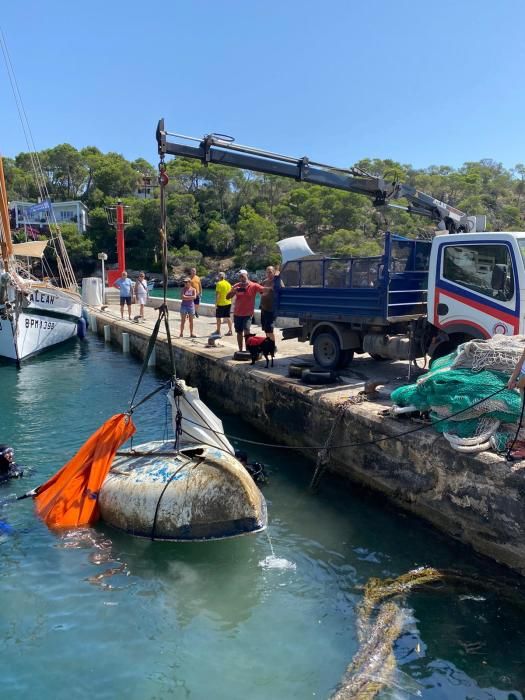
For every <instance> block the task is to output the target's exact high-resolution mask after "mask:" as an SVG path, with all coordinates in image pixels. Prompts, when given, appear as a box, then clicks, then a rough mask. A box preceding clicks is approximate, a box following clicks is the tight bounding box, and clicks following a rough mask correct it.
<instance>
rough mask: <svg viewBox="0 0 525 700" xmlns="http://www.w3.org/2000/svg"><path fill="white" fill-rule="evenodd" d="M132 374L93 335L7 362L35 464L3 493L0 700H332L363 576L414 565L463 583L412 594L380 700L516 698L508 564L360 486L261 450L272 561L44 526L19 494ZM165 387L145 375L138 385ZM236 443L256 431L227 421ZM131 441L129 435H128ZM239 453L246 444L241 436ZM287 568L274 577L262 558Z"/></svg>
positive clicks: (120, 406)
mask: <svg viewBox="0 0 525 700" xmlns="http://www.w3.org/2000/svg"><path fill="white" fill-rule="evenodd" d="M139 371H140V365H139V364H138V363H137V362H135V361H134V360H132V359H129V358H127V357H126V356H124V355H122V354H121V353H120V352H118V351H117V350H114V349H112V348H111V347H109V346H105V345H104V344H103V343H102V342H101V341H100V340H98V339H97V338H94V337H93V336H89V338H88V340H87V341H86V342H83V343H80V342H74V343H72V344H70V345H67V346H64V347H62V348H60V349H57V350H55V351H53V352H51V353H49V354H47V355H43V356H41V357H39V358H36V359H35V360H33V361H31V362H28V363H27V364H25V365H24V367H23V368H22V369H21V370H16V369H15V368H14V367H12V366H8V365H0V386H1V392H2V393H1V397H2V398H1V401H2V414H1V416H2V417H1V423H0V442H9V443H11V444H13V445H14V446H15V448H16V452H17V459H18V461H19V462H20V463H24V464H26V465H31V466H34V467H35V469H36V472H35V473H34V474H32V475H30V476H29V477H26V478H25V479H23V480H22V481H20V482H11V483H10V484H8V485H7V486H5V485H4V486H2V487H0V503H1V504H2V505H1V512H0V518H2V519H3V520H5V521H8V522H9V524H10V525H11V526H12V527H13V528H14V534H12V535H10V536H3V537H2V539H1V540H0V541H1V549H0V551H1V554H2V559H1V564H0V590H1V593H2V603H3V604H2V606H1V607H0V629H1V630H2V634H1V641H2V646H1V653H2V684H1V687H2V697H4V698H9V699H10V698H22V697H23V698H28V697H29V698H32V697H38V698H43V699H44V700H47V699H49V700H62V699H64V700H65V699H66V698H67V699H68V700H69V699H70V698H75V700H76V699H77V698H81V699H83V698H86V699H87V698H90V700H91V699H92V698H97V699H99V698H102V699H104V698H108V699H112V700H113V699H115V698H126V699H129V700H154V699H156V700H164V699H168V698H176V699H179V698H181V699H183V698H184V699H185V698H192V699H199V700H200V699H201V698H202V699H207V698H214V699H217V700H237V699H239V700H241V699H242V700H244V699H248V700H252V699H253V700H263V699H264V700H268V699H271V700H274V699H276V700H288V699H291V698H297V699H301V700H303V699H304V698H328V697H329V696H330V694H331V692H333V690H334V688H335V687H336V685H337V683H338V681H339V679H340V678H341V676H342V675H343V673H344V670H345V668H346V666H347V664H348V663H349V661H350V659H351V658H352V656H353V655H354V653H355V652H356V650H357V648H358V641H357V634H356V606H357V605H358V604H359V603H360V601H361V600H362V596H363V590H362V586H363V585H364V584H365V583H366V582H367V581H368V579H369V578H370V577H373V576H377V577H381V578H383V577H387V576H391V577H394V576H397V575H399V574H402V573H404V572H406V571H407V570H409V569H411V568H413V567H415V566H421V565H433V566H436V567H438V568H446V569H449V568H451V567H453V568H455V569H461V570H462V571H463V572H465V573H467V574H469V575H470V576H474V577H477V578H479V579H480V580H481V581H484V580H490V581H493V580H494V581H496V583H495V584H494V586H495V588H494V587H490V588H488V589H486V588H485V587H484V586H478V585H474V584H472V583H467V584H466V585H462V586H461V587H458V586H440V587H438V588H434V589H422V590H420V591H413V592H411V593H409V594H407V595H406V596H405V597H404V598H403V599H402V600H401V605H402V607H403V610H404V627H403V631H402V634H401V635H400V637H399V638H398V640H397V642H396V644H395V656H396V660H397V665H398V671H397V673H396V675H395V677H394V679H393V683H394V687H393V688H391V689H389V690H384V691H382V693H381V695H380V696H379V697H380V698H382V699H383V700H384V699H385V698H398V699H399V698H411V697H421V698H423V699H427V700H430V699H431V700H442V699H444V698H452V699H453V700H460V699H461V700H467V699H469V700H489V699H491V698H493V699H496V700H503V699H505V700H523V697H524V695H523V690H524V688H525V665H524V663H523V655H524V652H523V649H524V643H525V634H524V632H523V629H522V620H523V615H524V610H525V594H524V593H523V591H522V590H520V588H519V586H518V584H517V583H516V580H515V579H514V578H512V577H508V576H507V578H508V583H507V584H506V586H505V587H502V584H503V578H502V575H503V574H502V571H501V570H500V569H499V568H498V567H496V566H494V565H492V564H490V562H488V561H486V560H484V559H481V558H477V557H475V556H474V555H473V554H471V553H470V552H469V550H467V549H466V548H464V547H462V546H460V545H459V544H455V543H451V542H449V541H448V540H446V539H445V538H444V537H441V536H440V535H439V534H437V533H436V532H435V531H433V530H432V529H430V528H427V527H426V526H425V525H424V524H422V523H421V522H420V521H418V520H417V519H415V518H412V517H410V516H407V515H404V514H402V513H399V512H397V511H396V510H394V509H393V508H391V507H390V506H389V505H387V504H386V503H384V502H383V501H380V500H376V499H374V498H373V497H371V496H370V495H368V494H367V493H366V492H363V491H361V490H359V489H357V487H353V486H351V487H348V486H346V485H343V484H342V483H340V482H339V481H336V480H334V479H328V478H327V479H325V480H324V482H323V483H322V485H321V491H320V493H318V494H317V495H312V494H311V493H309V491H308V488H307V486H308V481H309V478H310V477H311V474H312V468H311V466H310V465H305V464H304V463H303V460H302V458H300V457H298V456H293V455H291V453H290V452H278V451H275V450H270V449H264V448H258V449H256V450H253V449H252V450H251V457H252V459H254V460H257V459H258V460H260V461H263V462H264V463H266V464H267V470H268V473H269V483H268V485H267V486H265V487H263V489H264V492H265V495H266V498H267V501H268V509H269V521H270V529H269V534H270V536H271V540H272V544H273V548H274V551H275V557H276V558H278V559H279V560H280V561H276V560H272V559H270V560H268V557H269V556H270V555H271V548H270V544H269V540H268V538H267V536H266V535H265V534H264V533H261V534H258V535H255V536H250V537H244V538H241V539H238V540H230V541H225V542H217V543H203V544H184V545H181V544H175V543H152V542H149V541H147V540H140V539H135V538H132V537H130V536H126V535H121V534H117V533H116V532H114V531H112V530H111V529H110V528H109V527H107V526H105V525H104V524H100V525H98V526H97V527H95V528H89V529H84V530H80V531H73V532H70V533H68V534H61V535H57V534H53V533H51V532H49V531H48V530H47V528H46V527H45V526H44V525H43V524H42V523H41V522H40V521H38V520H37V519H36V518H35V517H34V515H33V507H32V503H31V502H30V501H29V499H27V500H24V501H19V502H14V501H13V500H12V498H13V496H14V494H17V493H18V494H19V493H21V492H24V491H26V490H28V489H29V488H31V487H34V486H36V485H37V484H39V483H41V482H42V481H44V480H45V479H46V478H47V477H48V476H49V475H50V474H52V473H53V472H54V471H55V470H56V469H57V468H59V467H60V466H61V465H62V464H63V463H64V462H65V461H66V460H67V459H68V458H69V457H70V456H71V455H72V454H73V453H74V452H75V451H76V450H77V448H78V447H79V446H80V444H81V443H82V442H83V441H84V440H85V439H86V438H87V436H88V435H89V434H90V433H91V432H92V431H93V430H94V429H96V428H97V427H98V426H99V425H100V424H101V423H102V422H103V421H104V420H106V419H107V418H108V417H109V416H110V415H112V414H114V413H116V412H120V411H122V410H124V409H125V408H126V407H127V402H128V400H129V397H130V394H131V391H132V389H133V386H134V382H135V381H136V379H137V376H138V373H139ZM161 380H162V378H161V377H160V376H159V375H158V374H156V373H154V372H149V373H148V374H147V375H146V378H145V383H144V393H146V392H147V391H148V390H150V389H152V388H154V387H155V386H157V385H158V383H159V382H160V381H161ZM148 406H149V410H148V412H145V411H144V412H142V413H140V412H138V413H137V415H136V423H137V426H138V428H139V438H138V441H139V442H140V441H141V440H142V439H143V440H147V439H160V438H162V437H163V435H164V431H165V422H166V410H165V405H164V403H163V401H162V400H160V399H159V401H158V402H156V401H155V400H154V401H152V402H150V403H149V404H148ZM223 418H224V421H225V426H226V430H227V432H228V433H229V434H230V435H231V434H233V435H238V436H241V437H242V436H244V437H251V438H254V439H258V438H259V439H261V438H260V436H257V434H256V433H255V432H254V431H253V430H251V429H249V428H247V427H246V426H243V425H242V424H241V423H240V422H239V420H238V419H237V418H233V417H229V416H224V417H223ZM136 444H137V441H136ZM238 444H239V446H240V443H238ZM272 562H273V563H276V564H279V566H277V567H275V568H273V567H271V566H268V563H272Z"/></svg>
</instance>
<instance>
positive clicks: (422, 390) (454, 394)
mask: <svg viewBox="0 0 525 700" xmlns="http://www.w3.org/2000/svg"><path fill="white" fill-rule="evenodd" d="M457 355H458V351H457V350H456V351H454V352H453V353H450V355H446V356H445V357H441V358H439V359H437V360H435V361H434V362H433V364H432V369H431V370H430V371H429V372H427V373H426V374H425V375H423V376H422V377H420V378H419V380H418V381H417V382H416V383H415V384H410V385H408V386H402V387H399V389H395V390H394V391H393V392H392V395H391V399H392V401H393V402H394V403H395V404H397V405H398V406H411V405H412V406H414V407H415V408H416V409H418V410H419V411H421V412H428V413H429V416H430V418H431V420H432V422H434V423H435V422H436V421H438V420H440V421H441V422H439V423H435V426H434V427H435V429H436V430H437V431H438V432H440V433H444V432H446V433H452V434H454V435H457V436H459V437H474V436H475V435H477V434H478V433H479V432H480V430H482V423H481V421H482V419H485V420H486V419H487V418H488V419H493V420H499V421H501V423H517V422H518V420H519V418H520V413H521V398H520V395H519V394H518V392H517V391H514V390H510V389H506V388H505V387H506V385H507V382H508V379H509V374H508V373H505V372H499V371H495V370H487V369H485V370H481V371H473V370H472V369H466V368H458V369H450V367H451V365H452V363H453V362H454V360H455V359H456V357H457ZM500 389H503V391H501V392H500V393H498V394H497V395H496V396H493V397H491V398H490V399H487V401H483V402H482V403H478V402H479V401H481V400H482V399H484V398H485V397H489V396H491V394H494V393H495V392H497V391H498V390H500ZM455 414H459V415H455ZM452 416H453V417H452ZM443 419H445V420H443Z"/></svg>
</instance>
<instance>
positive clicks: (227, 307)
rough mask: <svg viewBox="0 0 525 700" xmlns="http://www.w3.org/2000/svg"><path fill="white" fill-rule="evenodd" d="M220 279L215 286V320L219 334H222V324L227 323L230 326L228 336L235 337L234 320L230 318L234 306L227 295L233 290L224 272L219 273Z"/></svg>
mask: <svg viewBox="0 0 525 700" xmlns="http://www.w3.org/2000/svg"><path fill="white" fill-rule="evenodd" d="M218 277H219V279H218V281H217V284H216V285H215V318H216V319H217V334H218V335H220V333H221V323H222V322H223V320H224V321H226V323H227V324H228V332H227V333H226V335H233V333H232V320H231V318H230V313H231V308H232V304H231V301H230V300H229V299H227V298H226V295H227V294H228V292H229V291H230V289H231V288H232V286H231V284H230V283H229V282H228V280H227V279H226V275H225V274H224V272H219V275H218Z"/></svg>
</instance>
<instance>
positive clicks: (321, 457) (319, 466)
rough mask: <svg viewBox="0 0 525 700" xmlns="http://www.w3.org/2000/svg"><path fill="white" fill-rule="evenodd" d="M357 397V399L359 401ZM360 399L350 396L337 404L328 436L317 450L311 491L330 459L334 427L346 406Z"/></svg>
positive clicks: (359, 397) (337, 425)
mask: <svg viewBox="0 0 525 700" xmlns="http://www.w3.org/2000/svg"><path fill="white" fill-rule="evenodd" d="M357 399H359V401H358V400H357ZM361 399H362V397H361V396H355V397H351V398H349V399H347V400H346V401H344V402H343V403H342V404H339V406H338V407H337V413H336V416H335V419H334V421H333V422H332V427H331V428H330V432H329V433H328V437H327V438H326V443H325V446H324V448H323V449H322V450H320V451H319V454H318V455H317V462H316V465H315V471H314V475H313V477H312V480H311V482H310V490H311V491H314V490H315V489H317V487H318V485H319V482H320V481H321V476H322V475H323V474H324V472H325V471H326V468H327V467H328V463H329V461H330V443H331V442H332V436H333V434H334V433H335V430H336V428H337V427H339V423H340V422H341V419H342V418H343V416H344V414H345V411H346V407H347V406H348V405H351V404H355V403H360V402H361Z"/></svg>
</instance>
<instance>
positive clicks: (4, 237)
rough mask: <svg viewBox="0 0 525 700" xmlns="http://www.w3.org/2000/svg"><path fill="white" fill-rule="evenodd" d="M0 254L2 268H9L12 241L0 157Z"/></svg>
mask: <svg viewBox="0 0 525 700" xmlns="http://www.w3.org/2000/svg"><path fill="white" fill-rule="evenodd" d="M0 253H1V255H2V260H3V262H4V268H5V269H6V270H7V269H8V266H9V258H10V257H11V256H12V254H13V241H12V240H11V228H10V226H9V207H8V205H7V189H6V186H5V178H4V165H3V162H2V157H1V156H0Z"/></svg>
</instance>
